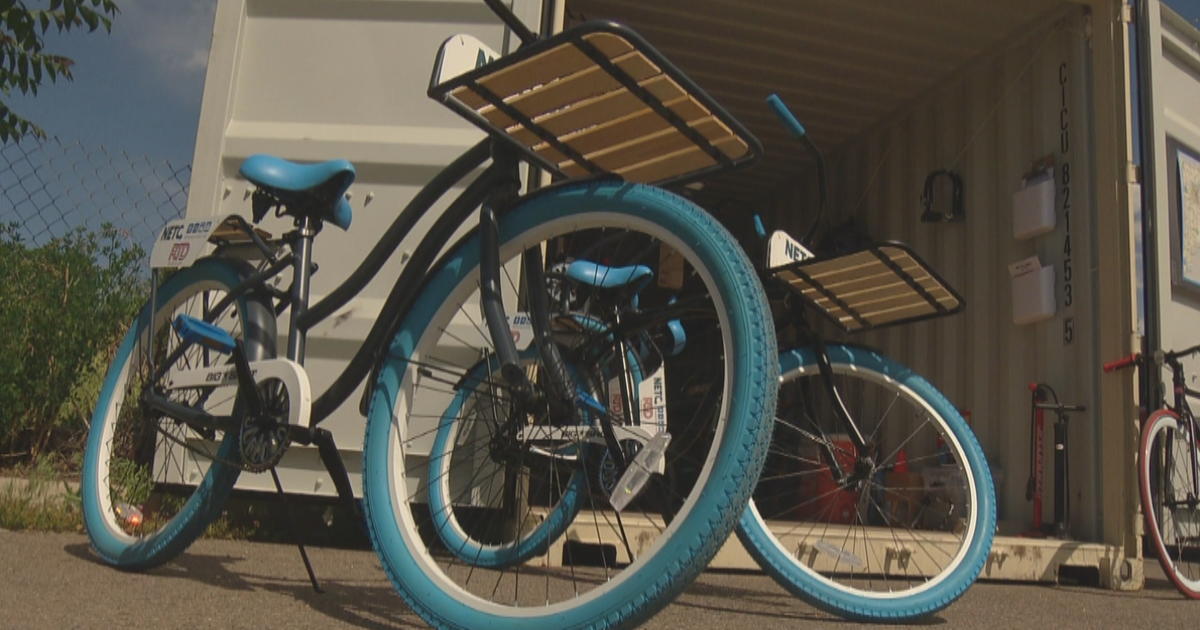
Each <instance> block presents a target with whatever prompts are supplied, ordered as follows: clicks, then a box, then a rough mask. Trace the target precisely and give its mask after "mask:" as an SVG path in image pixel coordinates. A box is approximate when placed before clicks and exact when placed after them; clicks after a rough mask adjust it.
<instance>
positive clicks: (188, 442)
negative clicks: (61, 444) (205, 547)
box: [83, 260, 273, 568]
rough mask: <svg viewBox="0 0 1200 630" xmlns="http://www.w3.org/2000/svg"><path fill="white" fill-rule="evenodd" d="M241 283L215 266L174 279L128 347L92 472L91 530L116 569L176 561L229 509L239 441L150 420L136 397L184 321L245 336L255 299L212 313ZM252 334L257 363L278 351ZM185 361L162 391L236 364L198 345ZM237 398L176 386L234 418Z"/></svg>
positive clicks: (87, 486) (93, 439) (91, 457)
mask: <svg viewBox="0 0 1200 630" xmlns="http://www.w3.org/2000/svg"><path fill="white" fill-rule="evenodd" d="M240 277H241V276H240V274H239V272H238V271H236V270H235V269H234V267H233V266H231V265H229V264H226V263H223V262H219V261H212V260H208V261H202V262H200V263H198V264H197V265H196V266H195V267H192V268H189V269H186V270H183V271H181V272H179V273H178V274H176V275H175V276H172V278H170V279H169V280H168V281H167V282H166V283H164V285H163V286H162V287H160V289H159V291H158V305H157V308H156V309H154V311H153V313H154V315H153V316H151V310H150V308H149V306H147V307H146V308H145V309H144V310H143V311H142V313H141V314H140V315H139V316H138V318H137V319H135V322H134V325H133V326H132V327H131V329H130V331H129V333H128V334H127V335H126V337H125V339H124V340H123V342H122V344H121V346H120V347H119V348H118V351H117V353H116V356H115V358H114V362H113V366H112V368H110V371H109V374H108V375H107V376H106V379H105V383H104V385H103V387H102V390H101V396H100V400H99V401H98V404H97V408H96V411H95V413H94V415H93V419H92V429H91V431H90V433H89V440H88V449H87V453H86V456H85V465H84V475H83V498H84V516H85V519H84V520H85V524H86V525H87V529H88V533H89V536H90V538H91V540H92V544H93V547H94V548H95V549H96V550H97V552H98V553H99V554H100V555H101V556H102V557H103V558H104V559H105V560H106V561H108V562H110V563H113V564H117V565H119V566H123V567H126V568H146V567H149V566H153V565H155V564H158V563H160V562H163V561H165V560H167V559H170V557H172V556H174V555H175V554H176V553H178V552H179V551H181V550H182V549H183V548H184V547H186V545H187V544H189V543H190V542H191V540H193V539H194V538H195V537H196V536H198V535H199V533H200V532H202V531H203V529H204V527H205V526H206V525H207V524H208V522H209V521H210V520H211V519H212V518H213V517H214V516H215V515H216V514H218V513H219V512H220V510H221V507H222V505H223V503H224V497H226V496H227V495H228V491H229V488H230V487H231V486H232V485H233V483H234V482H235V481H236V478H237V476H238V472H239V471H238V469H237V466H236V460H237V441H236V439H235V438H234V437H233V436H231V435H223V434H221V433H216V434H214V435H212V436H201V435H199V434H197V433H196V432H195V431H193V430H191V429H189V428H188V427H187V426H185V425H183V424H182V423H177V422H172V421H169V420H164V419H161V418H160V419H158V420H153V419H150V418H148V417H147V416H146V415H145V413H144V410H143V409H141V408H140V405H139V404H138V402H137V400H136V399H137V395H138V393H139V392H140V391H141V390H142V388H143V387H144V386H145V385H146V382H147V380H148V374H147V372H148V369H149V364H150V362H149V360H148V355H147V348H148V347H150V346H151V345H153V347H154V349H155V354H156V356H158V357H159V358H160V359H162V358H165V357H168V356H171V355H172V354H173V352H174V351H175V350H176V348H178V346H179V345H180V340H179V338H178V335H177V334H176V333H175V332H174V331H172V330H171V329H170V322H171V321H172V320H173V319H174V318H175V317H176V316H177V315H180V314H188V315H192V316H197V317H200V318H205V319H207V320H209V321H215V323H216V324H217V325H221V326H222V327H224V328H225V329H227V330H229V331H230V332H231V333H232V334H233V335H234V336H235V337H237V338H243V339H244V337H245V335H244V334H243V333H244V330H246V325H245V322H246V321H247V319H246V316H245V315H244V314H245V313H246V312H247V309H265V307H263V306H262V305H259V304H257V303H255V304H254V305H253V306H251V300H250V299H248V298H243V299H241V300H238V301H235V302H234V303H233V304H231V305H230V306H229V308H227V309H226V310H225V311H224V312H223V313H222V314H215V313H212V312H208V313H207V314H206V313H205V310H206V309H209V308H211V307H212V306H214V305H216V304H217V303H218V302H219V301H220V298H221V297H222V296H223V295H225V292H226V291H228V290H229V288H230V287H232V286H234V285H236V284H237V282H238V281H239V279H240ZM259 314H260V316H261V313H259ZM272 321H273V320H272ZM251 328H252V329H253V330H254V331H255V332H253V333H252V334H251V339H250V340H248V343H247V349H248V351H249V352H251V353H252V354H253V355H255V356H257V355H260V354H262V353H265V352H272V351H273V348H269V347H268V346H269V344H268V342H267V341H266V338H267V337H268V336H269V332H268V330H267V327H263V326H253V327H251ZM151 331H153V332H151ZM152 339H153V344H151V340H152ZM175 354H178V357H177V359H176V361H175V364H174V365H173V366H172V367H171V368H170V369H167V370H165V375H164V380H163V381H162V383H163V384H162V385H160V386H162V387H169V386H168V385H165V383H167V381H169V379H170V377H171V374H173V373H175V372H176V370H179V369H191V368H199V367H203V366H205V365H217V364H220V363H224V362H225V361H227V358H225V357H221V358H218V355H217V353H215V352H211V351H208V352H205V351H202V350H201V349H199V348H197V347H194V346H189V347H187V348H185V349H182V352H181V353H175ZM230 391H232V389H231V388H227V387H226V388H206V389H203V390H201V389H176V390H169V394H168V398H170V399H172V400H173V401H175V402H179V403H184V404H196V405H197V406H199V407H201V408H204V409H205V410H206V411H209V412H212V413H229V412H232V407H233V402H232V398H231V396H232V395H231V394H230V393H229V392H230ZM202 392H203V393H202Z"/></svg>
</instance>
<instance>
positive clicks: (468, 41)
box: [431, 34, 500, 85]
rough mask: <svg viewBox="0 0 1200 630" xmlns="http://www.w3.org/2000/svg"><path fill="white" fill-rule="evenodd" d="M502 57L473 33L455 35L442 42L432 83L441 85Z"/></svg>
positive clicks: (434, 67)
mask: <svg viewBox="0 0 1200 630" xmlns="http://www.w3.org/2000/svg"><path fill="white" fill-rule="evenodd" d="M499 58H500V53H498V52H496V51H495V50H492V49H491V48H490V47H489V46H488V45H487V44H485V43H483V42H481V41H479V39H478V38H476V37H473V36H471V35H462V34H460V35H455V36H453V37H451V38H450V39H447V40H446V41H445V42H442V46H441V48H439V49H438V54H437V61H436V62H435V63H434V66H433V79H432V83H431V85H440V84H442V83H445V82H446V81H449V80H450V79H453V78H454V77H457V76H459V75H462V74H466V73H468V72H470V71H471V70H474V69H475V68H478V67H480V66H484V65H487V64H489V63H491V62H493V61H495V60H496V59H499Z"/></svg>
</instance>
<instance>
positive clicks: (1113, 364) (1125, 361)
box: [1104, 352, 1142, 372]
mask: <svg viewBox="0 0 1200 630" xmlns="http://www.w3.org/2000/svg"><path fill="white" fill-rule="evenodd" d="M1140 358H1142V354H1141V353H1140V352H1135V353H1133V354H1131V355H1129V356H1127V357H1121V358H1120V359H1117V360H1116V361H1109V362H1108V363H1105V364H1104V371H1105V372H1113V371H1115V370H1119V369H1121V368H1126V367H1129V366H1131V365H1133V364H1135V363H1137V362H1138V359H1140Z"/></svg>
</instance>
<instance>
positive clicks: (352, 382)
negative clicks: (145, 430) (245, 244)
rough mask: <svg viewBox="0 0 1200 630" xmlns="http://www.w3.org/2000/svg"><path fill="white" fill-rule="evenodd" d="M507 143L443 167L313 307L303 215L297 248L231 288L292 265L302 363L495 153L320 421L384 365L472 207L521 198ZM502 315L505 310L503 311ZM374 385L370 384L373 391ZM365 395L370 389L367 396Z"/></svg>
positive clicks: (398, 288)
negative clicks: (321, 331) (319, 328)
mask: <svg viewBox="0 0 1200 630" xmlns="http://www.w3.org/2000/svg"><path fill="white" fill-rule="evenodd" d="M502 144H503V143H502V142H501V141H499V140H495V139H492V138H487V139H484V140H483V141H481V142H479V143H478V144H476V145H475V146H473V147H471V148H470V149H469V150H467V151H466V152H465V153H464V154H463V155H461V156H460V157H459V158H458V159H456V160H454V161H453V162H452V163H451V164H450V165H449V166H447V167H446V169H445V170H443V171H442V172H440V173H438V175H437V176H436V177H434V178H433V179H432V180H430V182H429V183H428V184H426V185H425V187H424V188H423V189H421V191H420V192H418V193H417V195H416V196H414V197H413V199H412V200H411V201H410V202H409V203H408V205H407V206H406V207H405V208H404V210H403V211H401V213H400V214H399V215H398V216H397V217H396V219H395V220H394V221H393V222H392V225H391V226H390V227H389V228H388V229H387V231H386V232H384V234H383V236H382V237H381V238H380V240H379V242H377V243H376V244H375V246H374V247H373V248H372V249H371V251H370V252H369V253H368V254H367V256H366V257H365V258H364V259H363V261H362V263H361V264H360V265H359V266H358V268H357V269H355V270H354V272H352V273H351V274H350V275H349V276H348V277H347V278H346V280H345V281H344V282H343V283H341V284H340V285H339V286H338V287H337V288H336V289H334V290H333V291H332V292H330V293H329V294H328V295H326V296H325V297H324V298H323V299H322V300H321V301H319V302H318V303H316V304H315V305H313V306H311V307H309V306H308V277H309V275H310V272H311V270H312V241H313V240H314V238H315V237H316V234H317V232H318V230H317V228H316V226H314V225H312V224H310V223H306V222H304V221H303V220H301V221H298V224H297V229H296V230H295V231H293V232H291V233H289V234H288V235H287V236H286V237H285V238H286V239H287V241H288V243H289V245H290V246H291V254H290V255H288V256H286V257H283V258H282V259H280V260H277V261H276V262H275V263H274V264H271V265H270V266H269V267H268V268H267V269H265V270H263V271H261V272H259V273H256V274H254V275H253V276H250V277H249V278H247V279H245V280H244V281H243V282H242V283H241V284H239V285H237V286H236V287H234V288H232V289H231V290H230V292H229V293H228V295H226V297H225V300H223V303H228V302H232V301H233V300H234V299H236V298H237V297H239V296H241V295H244V294H246V293H247V292H251V291H254V290H256V289H259V288H260V287H263V286H264V285H265V283H266V281H267V280H268V279H269V278H271V277H272V276H274V275H277V274H279V273H281V272H282V271H283V269H285V268H286V267H288V266H290V267H292V269H293V283H292V287H291V290H290V291H289V294H288V306H289V307H290V308H291V309H292V314H291V321H290V324H289V330H288V333H289V342H288V358H289V359H291V360H293V361H296V362H297V363H300V364H303V363H304V350H305V339H306V337H307V333H308V331H309V330H310V329H311V328H312V327H313V326H315V325H317V324H318V323H320V322H321V321H323V320H325V319H326V318H328V317H329V316H330V315H332V314H333V313H334V312H335V311H337V309H339V308H341V307H342V306H344V305H345V304H346V303H347V302H349V301H350V300H351V299H352V298H353V297H354V296H356V295H358V294H359V293H361V292H362V290H363V288H365V287H366V285H367V284H368V283H369V282H370V281H371V280H372V279H374V278H375V276H376V275H377V274H378V273H379V271H380V269H382V267H383V265H384V263H385V262H387V260H388V259H389V258H391V257H392V256H393V255H394V254H395V252H396V249H397V248H398V247H399V246H400V243H401V241H402V240H403V239H404V238H405V237H406V236H408V234H409V233H410V232H411V231H412V228H413V226H414V225H416V223H417V222H418V221H419V220H420V219H421V218H422V217H423V216H425V214H426V213H427V212H428V211H429V210H430V209H431V208H432V207H433V205H434V204H435V203H436V202H437V201H438V200H439V199H440V198H442V197H443V196H444V195H445V194H446V193H447V192H448V191H449V190H450V188H451V187H453V186H454V184H456V183H458V182H460V181H463V180H464V179H466V178H467V176H469V175H470V174H471V172H472V171H474V170H475V169H477V168H479V167H480V166H482V165H483V163H484V162H485V161H487V160H488V158H489V157H490V158H492V163H491V164H490V165H489V166H488V167H487V168H486V169H484V171H483V172H482V173H481V174H480V175H479V176H478V177H477V178H476V179H475V180H474V181H472V182H471V183H470V184H469V185H468V186H467V188H466V190H464V191H463V192H462V193H460V194H459V195H458V197H457V198H455V200H454V201H453V202H452V203H451V204H450V205H449V207H448V208H447V209H446V211H445V212H444V213H443V214H442V215H441V216H440V217H439V218H438V219H437V221H435V222H434V225H433V226H432V227H431V228H430V229H429V232H428V233H427V234H426V236H425V238H423V239H422V240H421V243H420V244H419V245H418V246H417V247H416V249H415V250H414V251H413V253H412V256H411V258H410V259H409V260H408V262H407V263H406V264H405V267H404V270H403V271H402V272H401V273H400V276H399V277H398V278H397V280H396V282H395V284H394V285H393V286H392V289H391V291H390V292H389V293H388V296H387V299H386V300H385V301H384V305H383V308H382V309H381V310H380V313H379V316H378V318H377V319H376V320H375V322H374V324H373V325H372V326H371V329H370V331H369V332H368V333H367V336H366V338H365V339H364V340H363V342H362V344H361V345H360V346H359V348H358V350H357V351H356V352H355V353H354V356H353V357H352V358H351V359H350V361H349V363H348V364H347V365H346V367H345V368H344V369H343V370H342V372H341V373H340V374H339V375H338V376H337V378H335V379H334V381H333V383H331V384H330V385H329V387H328V388H326V389H325V391H324V392H322V393H321V394H320V396H318V397H316V399H315V400H314V401H313V405H312V415H311V417H312V420H311V424H312V426H313V427H316V426H317V425H318V424H319V423H320V422H322V421H324V420H325V419H327V418H328V417H329V416H330V415H331V414H332V413H333V411H334V410H336V409H337V408H338V407H339V406H340V405H341V404H342V403H343V402H345V401H346V399H347V398H348V397H349V396H350V394H351V393H352V392H353V391H354V389H355V388H356V387H358V385H359V384H360V383H361V382H362V381H363V379H364V378H366V377H367V375H368V374H369V373H370V372H371V370H372V368H374V367H375V366H376V365H377V364H378V362H379V360H380V359H381V357H382V353H383V352H384V351H385V350H386V348H387V343H388V341H389V340H390V339H391V338H392V337H394V336H395V334H396V331H397V329H398V328H399V326H400V323H401V321H400V320H401V318H402V317H403V315H404V313H406V312H407V311H408V309H409V308H410V307H411V306H412V304H413V301H414V300H415V299H416V297H417V295H419V293H420V287H421V285H422V284H423V282H424V281H425V278H426V275H427V274H428V272H429V271H430V270H431V269H432V268H433V266H434V264H435V263H436V261H437V257H438V254H440V253H441V250H442V248H443V246H444V245H445V244H446V243H447V242H449V241H450V238H451V237H452V236H453V234H454V232H455V231H456V230H457V229H458V228H459V227H460V226H461V225H463V224H464V223H466V221H467V219H468V217H469V215H470V213H471V212H473V211H475V209H476V208H479V207H480V206H487V207H489V208H490V207H497V208H499V209H501V210H503V209H505V208H506V206H507V204H510V203H511V202H512V201H514V200H516V199H517V196H516V190H517V186H519V184H520V182H519V181H514V177H515V174H516V165H517V158H516V156H515V154H513V153H512V152H511V151H510V150H508V148H507V146H500V145H502ZM486 260H487V257H486V256H485V258H484V264H483V266H484V267H486V266H487V264H486ZM220 306H222V304H219V305H218V307H220ZM214 310H215V309H214ZM500 317H503V312H502V311H501V312H500ZM495 341H497V346H498V347H503V345H504V341H508V343H509V344H511V343H512V340H511V337H510V336H509V335H508V334H507V332H505V334H503V335H501V336H500V339H498V340H495ZM370 389H371V386H370V384H369V385H368V388H367V390H368V395H369V392H370ZM365 400H366V396H364V401H365Z"/></svg>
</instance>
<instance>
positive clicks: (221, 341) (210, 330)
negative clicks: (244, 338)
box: [172, 315, 237, 354]
mask: <svg viewBox="0 0 1200 630" xmlns="http://www.w3.org/2000/svg"><path fill="white" fill-rule="evenodd" d="M172 326H174V328H175V332H177V333H179V336H180V337H182V338H183V340H184V341H186V342H188V343H195V344H199V345H201V346H204V347H205V348H208V349H210V350H216V351H217V352H220V353H223V354H229V353H230V352H233V349H234V347H236V346H237V340H236V339H234V338H233V335H230V334H229V333H228V332H227V331H225V329H223V328H221V327H219V326H215V325H213V324H210V323H208V322H206V321H203V320H200V319H196V318H195V317H192V316H191V315H180V316H179V317H176V318H175V321H174V322H172Z"/></svg>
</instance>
